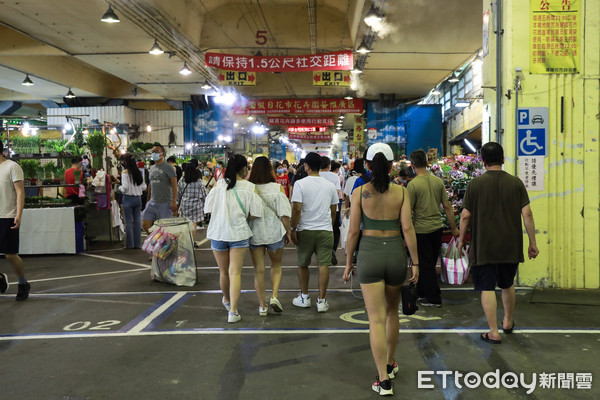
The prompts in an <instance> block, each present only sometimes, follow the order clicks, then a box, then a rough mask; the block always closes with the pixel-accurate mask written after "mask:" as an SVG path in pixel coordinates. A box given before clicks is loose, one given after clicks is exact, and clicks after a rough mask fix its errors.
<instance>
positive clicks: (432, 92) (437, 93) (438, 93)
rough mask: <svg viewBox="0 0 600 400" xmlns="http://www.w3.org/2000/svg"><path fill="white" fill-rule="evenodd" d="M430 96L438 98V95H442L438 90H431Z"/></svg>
mask: <svg viewBox="0 0 600 400" xmlns="http://www.w3.org/2000/svg"><path fill="white" fill-rule="evenodd" d="M431 94H432V95H434V96H439V95H440V94H442V93H441V92H440V91H439V90H437V89H433V90H432V91H431Z"/></svg>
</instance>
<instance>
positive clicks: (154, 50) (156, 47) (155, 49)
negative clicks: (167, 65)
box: [148, 39, 165, 55]
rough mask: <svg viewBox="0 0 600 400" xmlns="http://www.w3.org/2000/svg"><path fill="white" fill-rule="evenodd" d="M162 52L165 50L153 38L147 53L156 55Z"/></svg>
mask: <svg viewBox="0 0 600 400" xmlns="http://www.w3.org/2000/svg"><path fill="white" fill-rule="evenodd" d="M164 52H165V51H164V50H163V49H162V48H161V47H160V46H159V45H158V41H157V40H156V39H154V44H153V45H152V47H151V48H150V51H149V52H148V53H150V54H155V55H158V54H163V53H164Z"/></svg>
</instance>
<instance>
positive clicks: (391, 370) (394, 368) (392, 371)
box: [387, 361, 400, 379]
mask: <svg viewBox="0 0 600 400" xmlns="http://www.w3.org/2000/svg"><path fill="white" fill-rule="evenodd" d="M399 370H400V368H398V363H396V361H394V363H393V364H388V365H387V373H388V376H389V377H390V379H394V378H395V377H396V374H397V373H398V371H399Z"/></svg>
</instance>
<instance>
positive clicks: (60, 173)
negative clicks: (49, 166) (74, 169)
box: [54, 166, 67, 185]
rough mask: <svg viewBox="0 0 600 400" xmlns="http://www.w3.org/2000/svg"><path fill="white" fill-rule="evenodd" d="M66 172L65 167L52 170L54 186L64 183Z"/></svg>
mask: <svg viewBox="0 0 600 400" xmlns="http://www.w3.org/2000/svg"><path fill="white" fill-rule="evenodd" d="M66 170H67V168H66V167H59V166H57V167H56V168H55V169H54V183H55V184H57V185H58V184H61V183H64V182H65V171H66Z"/></svg>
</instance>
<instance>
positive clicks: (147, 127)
mask: <svg viewBox="0 0 600 400" xmlns="http://www.w3.org/2000/svg"><path fill="white" fill-rule="evenodd" d="M146 132H148V133H150V132H152V125H150V122H148V123H146Z"/></svg>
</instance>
